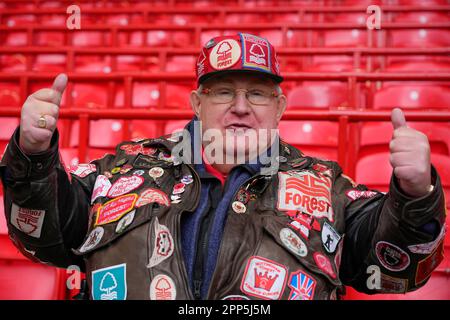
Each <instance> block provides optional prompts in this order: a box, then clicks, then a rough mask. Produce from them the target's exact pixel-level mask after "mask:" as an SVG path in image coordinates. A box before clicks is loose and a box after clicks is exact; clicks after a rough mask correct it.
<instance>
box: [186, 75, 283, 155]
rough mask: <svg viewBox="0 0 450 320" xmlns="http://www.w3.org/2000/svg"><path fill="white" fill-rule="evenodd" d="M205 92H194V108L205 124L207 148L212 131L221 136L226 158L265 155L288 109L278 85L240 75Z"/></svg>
mask: <svg viewBox="0 0 450 320" xmlns="http://www.w3.org/2000/svg"><path fill="white" fill-rule="evenodd" d="M202 88H203V90H202V91H203V92H198V91H192V93H191V106H192V109H193V110H194V112H195V114H196V115H197V117H198V118H199V120H201V122H202V134H203V136H204V137H203V138H204V139H203V145H204V147H205V148H206V145H207V144H208V142H205V141H204V140H205V137H207V136H208V131H209V130H210V129H216V131H215V132H220V133H221V135H222V138H223V140H222V143H223V145H224V148H223V149H224V150H223V154H226V155H235V154H236V152H240V153H241V154H242V153H244V154H245V155H246V157H250V158H249V159H248V160H251V159H252V158H253V157H254V156H256V155H257V154H256V155H255V154H254V152H258V153H261V152H262V151H263V150H265V148H267V147H268V146H269V145H270V144H271V141H270V136H271V133H272V134H273V132H271V129H277V127H278V123H279V121H280V119H281V116H282V114H283V112H284V110H285V108H286V97H285V96H284V95H282V94H279V92H278V91H277V86H276V85H275V83H274V82H272V81H271V80H270V79H268V78H267V77H264V76H258V75H253V74H248V73H239V74H230V75H224V76H216V77H214V78H211V79H209V80H207V81H205V82H204V83H203V85H202ZM236 90H237V91H236ZM223 101H225V102H223ZM272 131H273V130H272ZM210 132H211V131H210ZM255 135H256V136H255ZM249 151H250V154H249Z"/></svg>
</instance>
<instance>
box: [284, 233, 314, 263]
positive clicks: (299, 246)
mask: <svg viewBox="0 0 450 320" xmlns="http://www.w3.org/2000/svg"><path fill="white" fill-rule="evenodd" d="M280 239H281V242H283V244H284V245H285V246H286V248H288V249H289V250H291V251H292V252H293V253H294V254H296V255H298V256H300V257H305V256H306V255H307V254H308V248H307V247H306V244H305V243H304V242H303V241H302V240H301V239H300V237H299V236H298V235H296V234H295V232H294V231H292V230H291V229H289V228H283V229H281V231H280Z"/></svg>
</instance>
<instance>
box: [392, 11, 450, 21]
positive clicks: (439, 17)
mask: <svg viewBox="0 0 450 320" xmlns="http://www.w3.org/2000/svg"><path fill="white" fill-rule="evenodd" d="M448 19H449V18H448V15H446V14H444V13H439V12H431V11H423V12H404V13H400V14H398V15H397V16H395V17H394V22H419V23H423V24H427V23H430V22H431V23H433V22H448Z"/></svg>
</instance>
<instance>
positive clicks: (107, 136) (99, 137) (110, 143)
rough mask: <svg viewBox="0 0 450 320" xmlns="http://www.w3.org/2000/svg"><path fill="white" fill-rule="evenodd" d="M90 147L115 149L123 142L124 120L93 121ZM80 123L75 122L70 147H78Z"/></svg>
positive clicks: (90, 132) (90, 131)
mask: <svg viewBox="0 0 450 320" xmlns="http://www.w3.org/2000/svg"><path fill="white" fill-rule="evenodd" d="M89 129H90V130H89V146H90V147H93V148H114V147H115V146H116V145H117V144H119V143H120V142H121V141H122V140H123V133H122V131H123V130H124V121H123V120H91V123H90V128H89ZM78 137H79V122H78V121H74V123H73V126H72V131H71V135H70V146H71V147H76V146H78Z"/></svg>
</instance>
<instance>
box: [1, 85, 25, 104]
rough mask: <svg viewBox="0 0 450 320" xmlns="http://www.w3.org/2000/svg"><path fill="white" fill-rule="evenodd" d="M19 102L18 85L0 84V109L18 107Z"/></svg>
mask: <svg viewBox="0 0 450 320" xmlns="http://www.w3.org/2000/svg"><path fill="white" fill-rule="evenodd" d="M21 100H22V99H21V97H20V88H19V85H17V84H14V83H8V82H0V107H19V106H20V105H21Z"/></svg>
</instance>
